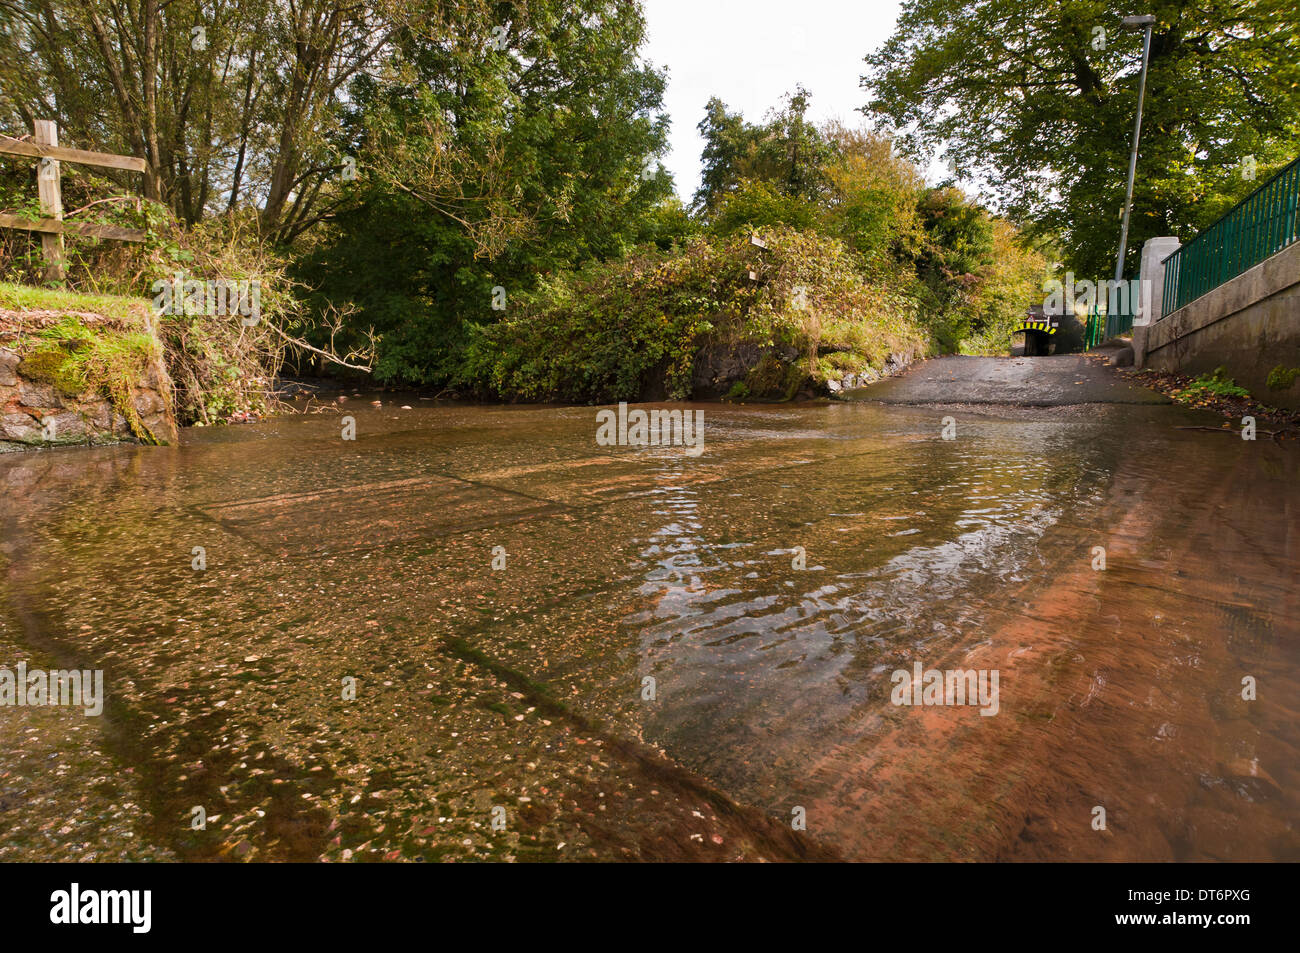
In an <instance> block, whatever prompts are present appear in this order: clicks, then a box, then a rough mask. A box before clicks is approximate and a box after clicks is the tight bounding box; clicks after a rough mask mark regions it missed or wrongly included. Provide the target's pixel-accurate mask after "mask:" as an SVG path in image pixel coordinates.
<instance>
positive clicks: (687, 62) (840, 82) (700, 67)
mask: <svg viewBox="0 0 1300 953" xmlns="http://www.w3.org/2000/svg"><path fill="white" fill-rule="evenodd" d="M642 5H643V7H644V9H645V15H646V20H647V23H648V25H649V34H650V38H649V42H648V43H647V44H646V45H645V47H644V48H643V50H642V52H643V55H644V56H645V58H646V59H647V60H649V61H650V62H651V63H653V64H654V65H655V66H657V67H663V66H666V67H668V91H667V93H666V94H665V96H664V106H665V108H666V109H667V112H668V115H669V116H670V117H672V123H673V124H672V130H671V132H670V138H669V153H668V155H667V156H665V158H664V166H665V167H666V168H667V169H668V171H669V172H671V173H672V175H673V181H674V182H675V183H676V186H677V194H678V195H679V196H681V198H682V200H683V201H684V202H687V203H689V202H690V200H691V196H692V195H693V194H694V193H695V189H696V188H697V187H698V186H699V183H700V151H701V149H703V147H704V141H703V139H701V138H700V134H699V133H698V132H697V131H696V129H695V127H696V125H697V124H698V123H699V121H700V120H701V119H703V118H704V104H705V103H707V102H708V101H709V97H710V96H718V97H719V98H721V99H722V101H723V102H724V103H726V104H727V107H728V111H729V112H735V111H736V110H738V109H739V110H740V111H741V112H742V113H744V116H745V119H746V120H747V121H749V122H758V121H760V120H761V119H762V118H763V114H764V113H765V112H766V111H767V110H768V109H769V108H771V107H773V106H776V105H777V104H778V102H779V100H780V97H781V95H782V94H783V93H786V92H790V91H793V89H794V87H795V84H796V83H802V84H803V85H804V87H805V88H806V89H807V90H808V91H809V93H811V94H812V106H811V109H810V110H809V113H810V115H809V118H810V119H811V120H812V121H814V122H821V121H822V120H825V119H841V120H843V121H844V122H846V123H848V124H850V125H859V124H861V123H862V122H864V121H865V117H863V115H862V114H861V113H859V112H855V110H856V109H857V108H858V107H860V106H862V105H863V104H864V103H865V102H866V94H865V92H864V91H863V90H862V89H861V87H859V85H858V80H859V77H861V75H862V74H863V72H865V70H866V64H864V63H863V62H862V58H863V57H864V56H866V55H867V53H869V52H871V51H872V50H874V49H875V48H876V47H878V46H880V44H882V43H884V42H885V40H887V39H888V38H889V35H890V34H891V33H892V32H893V29H894V21H895V19H896V18H897V16H898V11H899V7H900V5H901V4H900V3H899V2H898V0H780V2H778V0H643V4H642Z"/></svg>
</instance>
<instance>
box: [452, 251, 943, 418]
mask: <svg viewBox="0 0 1300 953" xmlns="http://www.w3.org/2000/svg"><path fill="white" fill-rule="evenodd" d="M755 234H756V235H758V236H759V237H760V240H761V241H762V242H763V243H764V244H765V245H766V247H765V248H761V249H760V248H759V247H758V246H756V245H754V244H752V243H751V241H750V237H749V235H748V234H745V235H739V234H735V235H730V236H724V237H717V238H703V237H699V238H694V239H690V240H688V241H687V242H686V243H685V244H684V245H682V246H680V247H676V248H673V249H672V250H670V251H666V252H665V251H661V250H659V249H658V248H655V247H653V246H649V247H644V248H642V249H640V250H638V251H636V252H634V253H631V254H629V255H627V256H626V257H624V258H621V259H618V260H616V261H613V262H609V263H593V264H591V265H588V266H587V267H585V268H583V269H581V270H579V271H578V272H576V273H574V274H572V275H560V276H557V277H556V278H554V279H552V280H550V281H548V282H546V283H545V284H544V285H543V286H542V287H541V288H540V289H538V291H537V292H536V293H534V294H533V295H531V296H530V297H529V298H528V299H527V300H526V301H525V302H524V303H523V304H522V305H521V306H520V307H519V308H518V310H517V311H516V312H514V313H512V314H511V316H510V317H508V318H507V319H506V320H504V321H501V322H499V323H497V324H494V325H487V326H484V327H482V328H480V329H478V330H477V331H476V332H475V334H474V336H473V338H472V339H471V342H470V345H469V347H468V348H467V358H466V362H465V371H464V373H463V376H462V378H461V379H460V380H459V381H458V383H459V384H461V385H463V386H464V387H466V388H468V389H471V390H473V391H476V392H480V393H486V394H499V395H502V396H506V397H510V398H523V399H557V400H566V401H578V402H609V401H617V400H632V399H635V398H637V397H638V396H641V395H644V394H655V395H663V396H667V397H669V398H671V399H678V400H680V399H683V398H686V397H689V396H691V395H692V392H693V379H692V373H693V370H694V362H695V357H696V354H697V352H698V351H699V350H700V348H701V347H703V346H705V345H706V343H707V344H710V345H711V346H713V347H715V348H720V349H722V350H726V351H732V352H740V351H745V350H748V351H749V352H751V353H754V354H758V355H761V357H759V359H758V360H757V362H756V363H755V364H754V366H753V367H752V368H751V369H750V373H749V375H748V379H747V380H746V381H745V386H744V389H743V392H742V391H737V390H733V392H732V396H758V397H789V396H792V392H793V391H794V390H795V389H796V388H797V387H798V386H799V385H800V384H802V383H803V382H804V381H805V380H812V381H814V382H824V381H825V380H826V378H827V377H828V376H831V375H834V376H836V377H838V376H839V374H838V373H837V372H842V371H844V370H849V369H853V370H857V369H860V368H862V367H865V366H868V365H872V366H874V367H876V368H877V369H878V368H880V367H881V366H883V364H884V363H885V360H886V359H887V356H888V355H889V353H890V352H891V351H908V352H915V351H920V350H922V349H923V348H924V347H925V337H924V335H923V334H922V333H921V331H920V329H919V327H918V325H917V323H916V314H915V307H916V302H915V300H914V299H912V298H910V297H909V296H907V295H906V294H905V293H901V292H899V291H897V290H894V289H890V288H888V287H887V286H884V285H872V284H869V283H868V282H867V281H866V279H865V278H864V277H863V275H862V273H861V271H860V270H859V268H858V267H857V266H858V262H857V260H856V259H855V257H854V256H853V255H852V253H851V252H850V251H849V250H848V249H847V248H846V247H845V246H844V245H843V243H841V242H839V241H838V240H836V239H833V238H827V237H824V236H820V235H817V234H815V233H807V232H799V231H796V230H794V229H790V228H786V227H772V228H767V229H762V230H759V231H758V232H756V233H755ZM751 272H752V273H753V275H754V278H751V277H750V275H751ZM557 344H558V345H559V346H557Z"/></svg>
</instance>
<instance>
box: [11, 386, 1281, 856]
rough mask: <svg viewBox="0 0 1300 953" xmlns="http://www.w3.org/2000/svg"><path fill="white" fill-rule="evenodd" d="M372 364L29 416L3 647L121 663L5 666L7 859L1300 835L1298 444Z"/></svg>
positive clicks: (1191, 848)
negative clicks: (65, 418)
mask: <svg viewBox="0 0 1300 953" xmlns="http://www.w3.org/2000/svg"><path fill="white" fill-rule="evenodd" d="M377 396H379V397H381V398H382V399H383V400H384V403H385V406H383V407H381V408H374V407H371V406H370V405H369V400H370V397H369V396H365V397H362V398H354V399H353V400H352V401H350V402H349V403H347V404H346V405H344V406H345V408H346V409H345V410H343V411H342V412H343V413H346V414H349V415H351V416H353V417H354V418H355V421H356V439H355V440H354V441H346V440H343V439H341V415H340V414H339V413H334V412H330V413H324V414H316V415H298V416H287V417H282V418H278V419H274V420H269V421H265V422H262V423H258V424H254V425H249V426H241V427H231V428H224V429H211V430H192V431H189V432H188V433H186V434H185V435H184V438H183V441H182V445H181V446H180V447H178V448H172V449H167V448H136V447H118V448H107V449H98V450H75V451H50V452H43V453H37V454H23V455H18V454H14V455H9V456H6V457H0V486H2V487H3V488H4V497H3V503H2V504H0V534H2V542H0V667H8V668H11V669H12V668H14V667H15V666H16V665H17V664H18V663H19V662H25V663H26V664H27V666H28V667H29V668H46V669H70V668H74V667H75V668H83V669H102V670H103V672H104V680H105V688H106V694H107V700H106V703H105V707H104V712H103V714H102V715H100V716H97V717H96V716H87V715H85V714H84V713H83V712H82V711H81V710H80V709H70V708H64V707H45V708H33V707H3V708H0V718H3V719H4V724H5V728H6V737H7V739H8V740H7V743H6V744H5V745H4V746H3V751H2V752H0V860H16V859H28V860H74V859H98V860H114V859H187V860H207V859H244V860H285V859H298V860H304V859H305V860H312V859H316V858H323V859H327V860H347V859H350V860H384V859H387V860H399V859H415V860H421V859H422V860H458V859H476V858H491V859H520V860H574V859H650V860H675V859H717V860H732V859H747V860H754V859H771V860H783V859H801V858H814V859H833V858H842V859H850V860H953V859H962V860H967V859H968V860H1049V859H1074V860H1298V859H1300V833H1298V832H1297V830H1296V825H1297V822H1298V821H1300V757H1298V755H1300V719H1298V718H1297V715H1298V714H1300V713H1298V712H1297V706H1298V705H1300V640H1298V639H1297V635H1300V578H1298V570H1297V566H1300V494H1297V492H1296V488H1297V486H1300V453H1298V452H1297V449H1296V447H1295V446H1294V445H1293V444H1282V445H1278V444H1275V443H1273V442H1271V441H1268V440H1263V439H1262V440H1260V441H1257V442H1247V441H1243V440H1240V439H1238V438H1236V437H1235V436H1229V435H1220V434H1214V433H1205V432H1199V431H1182V430H1177V429H1175V428H1176V427H1177V426H1179V425H1187V424H1197V423H1205V422H1206V420H1207V418H1206V416H1204V415H1198V414H1194V413H1192V412H1190V411H1184V410H1181V409H1178V408H1174V407H1170V406H1158V405H1102V404H1089V405H1080V406H1067V407H1053V408H1037V409H1031V408H1021V409H1016V408H989V407H985V408H982V409H979V410H976V409H974V408H967V409H944V408H941V407H920V406H894V405H889V406H887V405H882V404H878V403H829V404H805V405H795V406H744V407H737V406H727V405H715V404H707V405H692V406H693V407H694V408H695V409H700V410H702V411H703V413H704V421H705V439H704V452H703V453H702V454H700V455H699V456H691V455H690V454H688V453H686V452H684V451H683V449H682V448H679V447H625V446H623V447H606V446H600V445H598V444H597V442H596V440H595V434H596V427H597V421H596V409H595V408H553V407H476V406H463V405H448V404H435V403H434V402H431V401H428V400H418V399H416V398H415V397H413V396H412V397H399V398H397V399H396V400H395V402H393V403H390V401H393V400H394V397H393V395H391V394H383V395H377ZM402 403H406V404H409V405H411V407H412V409H409V410H403V409H400V407H399V405H400V404H402ZM947 416H951V417H952V418H953V420H952V422H951V423H952V426H953V428H954V431H955V432H953V434H952V435H953V439H950V440H949V439H943V437H942V431H943V427H944V421H943V418H944V417H947ZM196 547H200V548H201V550H200V552H201V556H202V559H201V561H202V563H203V568H195V564H196V561H197V560H199V556H198V555H197V554H196ZM1095 547H1102V548H1103V549H1104V559H1105V568H1104V569H1100V568H1094V567H1096V566H1097V565H1098V556H1097V550H1096V549H1095ZM494 563H495V566H496V567H497V568H494ZM916 663H920V664H921V666H922V667H923V668H924V669H939V670H954V669H962V670H980V671H986V672H989V671H996V672H997V673H998V674H999V676H1000V678H999V683H998V684H999V697H998V704H997V711H996V713H990V714H981V710H980V708H979V707H977V706H973V705H942V704H940V705H921V706H910V705H898V704H894V702H893V700H891V693H892V692H893V691H894V688H895V682H894V679H893V673H894V672H896V671H899V670H905V671H912V670H913V667H914V665H915V664H916ZM1247 678H1249V679H1251V680H1253V684H1254V685H1255V686H1256V689H1255V691H1256V697H1255V698H1254V699H1253V700H1247V699H1245V698H1243V679H1247ZM349 684H351V685H352V686H353V692H354V697H349V688H348V686H349ZM1098 808H1101V809H1104V828H1101V829H1099V827H1098V819H1099V816H1100V815H1099V814H1098V811H1097V809H1098ZM198 809H201V811H200V810H198ZM196 818H202V820H203V821H204V823H203V824H199V822H198V821H197V820H196ZM801 821H802V823H801ZM803 827H806V829H801V828H803Z"/></svg>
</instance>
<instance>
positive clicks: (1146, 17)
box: [1120, 13, 1156, 30]
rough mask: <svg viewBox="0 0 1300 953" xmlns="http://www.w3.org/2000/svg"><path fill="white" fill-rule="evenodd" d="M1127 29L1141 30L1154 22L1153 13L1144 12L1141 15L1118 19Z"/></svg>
mask: <svg viewBox="0 0 1300 953" xmlns="http://www.w3.org/2000/svg"><path fill="white" fill-rule="evenodd" d="M1120 22H1121V23H1123V24H1124V26H1125V28H1127V29H1129V30H1141V29H1144V28H1145V27H1149V26H1151V25H1153V24H1154V23H1155V22H1156V18H1155V14H1152V13H1144V14H1142V15H1141V16H1135V17H1125V18H1124V19H1123V20H1121V21H1120Z"/></svg>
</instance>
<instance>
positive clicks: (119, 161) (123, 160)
mask: <svg viewBox="0 0 1300 953" xmlns="http://www.w3.org/2000/svg"><path fill="white" fill-rule="evenodd" d="M32 131H33V134H34V135H33V137H32V138H33V141H32V142H25V141H23V140H21V139H11V138H9V137H8V136H0V155H11V156H23V157H25V158H29V159H37V160H39V161H38V163H37V172H36V188H37V195H38V198H39V199H40V204H41V215H42V217H41V218H38V219H34V220H33V219H29V218H26V217H24V216H22V215H14V214H12V213H0V228H16V229H22V230H24V231H29V232H40V233H41V251H42V252H43V254H44V256H45V280H46V281H61V280H62V279H63V275H64V260H65V259H64V253H63V236H64V235H65V234H73V235H82V236H85V237H87V238H109V239H114V240H116V241H122V242H142V241H144V239H145V233H144V232H142V231H140V230H139V229H135V228H122V227H120V226H117V225H95V224H91V223H89V222H85V223H83V222H65V221H64V220H63V190H62V174H61V172H60V167H61V163H63V162H76V163H78V164H79V165H94V166H100V167H102V168H106V169H124V170H126V171H128V172H143V171H144V170H145V164H144V160H143V159H139V158H137V157H135V156H119V155H113V154H112V153H109V152H88V151H86V150H85V149H65V148H63V147H62V146H60V145H59V127H58V125H57V124H56V123H55V122H54V120H52V119H37V120H36V122H35V128H34V129H33V130H32Z"/></svg>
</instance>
